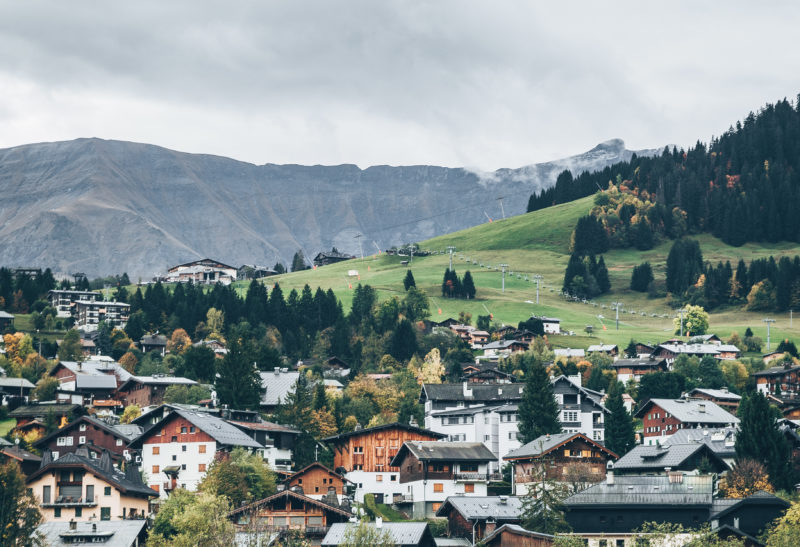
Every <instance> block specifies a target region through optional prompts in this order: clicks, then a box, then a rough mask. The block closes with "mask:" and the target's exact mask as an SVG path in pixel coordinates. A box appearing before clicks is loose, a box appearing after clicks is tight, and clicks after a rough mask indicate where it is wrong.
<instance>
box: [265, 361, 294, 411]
mask: <svg viewBox="0 0 800 547" xmlns="http://www.w3.org/2000/svg"><path fill="white" fill-rule="evenodd" d="M259 375H260V376H261V387H262V388H264V395H262V396H261V404H262V405H264V406H276V405H278V404H280V403H281V402H282V401H285V400H286V396H287V395H288V394H289V393H294V390H295V384H297V379H298V378H299V377H300V373H299V372H297V371H283V370H280V369H279V370H278V371H277V372H275V371H273V372H260V373H259Z"/></svg>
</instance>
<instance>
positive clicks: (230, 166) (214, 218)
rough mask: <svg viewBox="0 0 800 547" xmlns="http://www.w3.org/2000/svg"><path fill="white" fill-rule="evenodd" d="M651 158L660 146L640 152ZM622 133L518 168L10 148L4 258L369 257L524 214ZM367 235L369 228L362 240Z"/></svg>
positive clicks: (110, 266) (113, 265) (0, 186)
mask: <svg viewBox="0 0 800 547" xmlns="http://www.w3.org/2000/svg"><path fill="white" fill-rule="evenodd" d="M639 153H640V154H645V155H649V154H652V153H653V151H642V152H639ZM632 154H633V152H631V151H629V150H626V149H625V146H624V143H623V142H622V141H621V140H612V141H607V142H605V143H602V144H600V145H598V146H597V147H595V148H594V149H592V150H590V151H589V152H587V153H585V154H580V155H577V156H573V157H570V158H566V159H563V160H557V161H554V162H549V163H544V164H538V165H531V166H526V167H522V168H520V169H501V170H498V171H496V172H494V173H489V174H485V173H480V174H479V173H474V172H471V171H469V170H466V169H461V168H445V167H436V166H408V167H390V166H375V167H369V168H367V169H363V170H362V169H359V168H358V167H357V166H354V165H339V166H300V165H273V164H267V165H262V166H256V165H252V164H248V163H243V162H239V161H235V160H232V159H228V158H223V157H218V156H210V155H198V154H187V153H181V152H175V151H172V150H167V149H164V148H160V147H157V146H152V145H147V144H137V143H129V142H122V141H105V140H100V139H78V140H75V141H68V142H57V143H43V144H32V145H25V146H19V147H15V148H10V149H6V150H0V190H2V195H3V196H4V199H3V200H2V201H0V241H2V242H3V245H2V246H1V247H0V264H3V265H7V266H49V267H52V268H53V269H54V270H56V271H61V272H65V273H68V272H75V271H82V272H85V273H86V274H88V275H90V276H96V275H105V274H112V273H120V272H123V271H127V272H128V273H129V274H130V275H131V276H132V277H136V276H140V277H142V278H149V277H150V276H152V275H153V274H154V273H156V272H162V271H164V269H166V268H167V267H168V266H170V265H173V264H176V263H180V262H185V261H189V260H193V259H196V258H201V257H204V256H210V257H213V258H216V259H218V260H221V261H223V262H226V263H230V264H232V265H236V266H238V265H240V264H242V263H257V264H266V265H270V266H271V265H272V264H274V263H275V262H276V261H278V260H280V261H283V262H289V261H290V259H291V256H292V255H293V254H294V252H295V251H297V250H298V249H303V250H304V252H305V253H306V255H307V256H308V257H309V258H310V257H312V256H313V255H314V254H316V252H318V251H320V250H325V249H329V248H330V247H331V246H336V247H338V248H339V249H340V250H343V251H348V252H351V253H354V254H358V253H359V252H360V251H359V242H360V243H361V244H362V246H363V248H364V251H365V252H373V251H374V250H375V245H378V246H380V247H381V248H385V247H389V246H391V245H397V244H402V243H408V242H413V241H419V240H422V239H427V238H430V237H433V236H436V235H439V234H445V233H449V232H453V231H456V230H459V229H463V228H467V227H470V226H475V225H477V224H481V223H483V222H485V221H486V216H491V217H494V218H498V217H500V216H501V206H500V203H498V201H497V198H499V197H501V196H502V197H503V198H504V199H503V204H502V205H503V207H504V210H505V214H506V215H508V216H510V215H516V214H520V213H522V212H524V210H525V205H526V203H527V197H528V196H529V195H530V194H531V192H532V191H536V190H539V189H542V188H546V187H548V186H550V185H552V184H553V183H554V181H555V177H556V176H557V174H558V173H559V172H560V171H562V170H563V169H570V170H572V172H581V171H583V170H596V169H601V168H603V167H605V166H607V165H610V164H613V163H616V162H619V161H623V160H628V159H630V158H631V155H632ZM358 234H363V237H362V238H360V240H359V239H357V238H356V236H357V235H358Z"/></svg>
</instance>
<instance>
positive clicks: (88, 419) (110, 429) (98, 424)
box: [33, 416, 131, 447]
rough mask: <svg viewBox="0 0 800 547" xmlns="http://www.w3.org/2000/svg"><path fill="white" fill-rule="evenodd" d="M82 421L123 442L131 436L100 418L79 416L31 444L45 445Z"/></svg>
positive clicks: (127, 440)
mask: <svg viewBox="0 0 800 547" xmlns="http://www.w3.org/2000/svg"><path fill="white" fill-rule="evenodd" d="M82 423H85V424H90V425H93V426H94V427H97V428H99V429H102V430H103V431H105V432H106V433H108V434H109V435H113V436H114V437H116V438H118V439H122V440H123V441H125V442H129V441H130V440H131V437H128V436H126V435H123V434H122V432H121V431H119V430H117V429H115V428H114V426H111V425H108V424H107V423H106V422H104V421H102V420H98V419H97V418H93V417H92V416H81V417H80V418H78V419H77V420H73V421H71V422H70V423H68V424H67V425H65V426H64V427H62V428H60V429H56V430H55V431H53V432H52V433H50V434H49V435H46V436H44V437H42V438H41V439H39V440H38V441H36V442H35V443H33V446H38V447H42V446H45V445H47V443H48V442H50V440H51V439H52V438H54V437H58V436H59V435H61V434H62V433H64V432H65V431H68V430H70V429H74V428H75V427H77V426H78V424H82Z"/></svg>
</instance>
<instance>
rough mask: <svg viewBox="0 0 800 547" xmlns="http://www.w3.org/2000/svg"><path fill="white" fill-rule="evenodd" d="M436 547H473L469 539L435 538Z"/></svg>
mask: <svg viewBox="0 0 800 547" xmlns="http://www.w3.org/2000/svg"><path fill="white" fill-rule="evenodd" d="M433 541H434V542H435V543H436V547H472V543H470V541H469V540H468V539H467V538H433Z"/></svg>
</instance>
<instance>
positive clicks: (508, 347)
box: [478, 340, 528, 362]
mask: <svg viewBox="0 0 800 547" xmlns="http://www.w3.org/2000/svg"><path fill="white" fill-rule="evenodd" d="M527 349H528V344H527V343H526V342H521V341H519V340H496V341H494V342H489V343H488V344H486V345H484V346H483V355H480V356H478V359H479V360H488V361H495V362H496V361H499V360H500V358H501V357H508V356H509V355H511V354H512V353H519V352H522V351H527Z"/></svg>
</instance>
